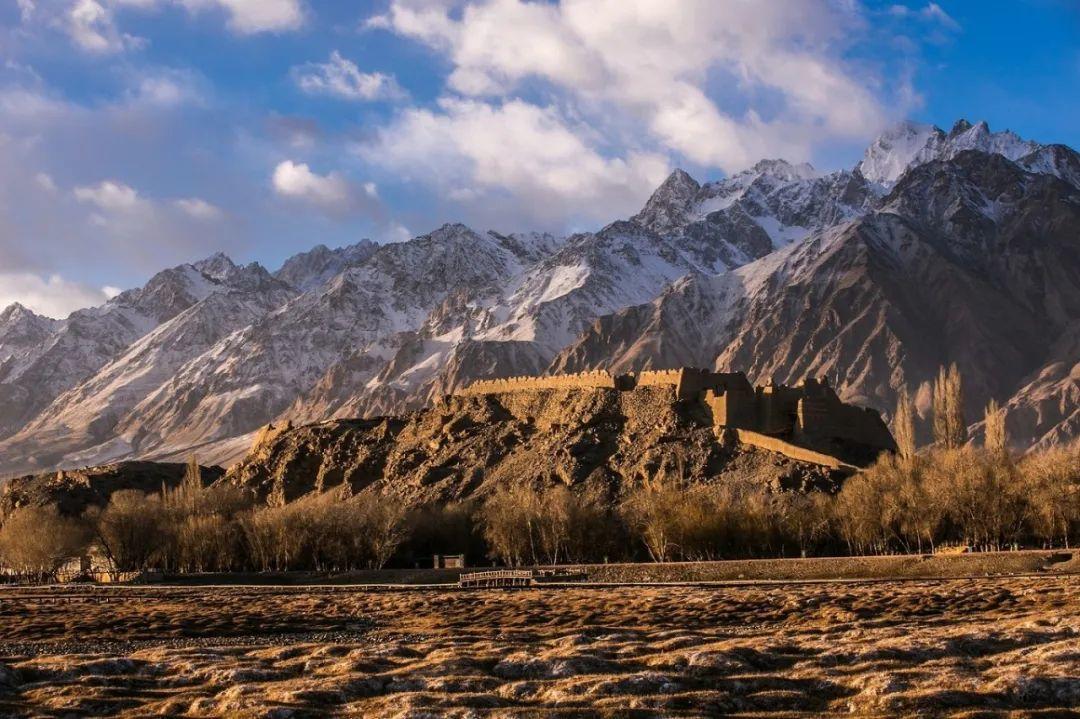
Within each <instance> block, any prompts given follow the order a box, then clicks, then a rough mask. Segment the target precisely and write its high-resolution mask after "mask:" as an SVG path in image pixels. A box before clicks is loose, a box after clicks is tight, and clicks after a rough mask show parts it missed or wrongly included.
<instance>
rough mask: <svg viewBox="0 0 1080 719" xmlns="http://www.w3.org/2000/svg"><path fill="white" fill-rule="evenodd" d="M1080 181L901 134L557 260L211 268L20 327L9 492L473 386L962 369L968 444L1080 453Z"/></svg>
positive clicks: (441, 255) (353, 253) (350, 251)
mask: <svg viewBox="0 0 1080 719" xmlns="http://www.w3.org/2000/svg"><path fill="white" fill-rule="evenodd" d="M1078 207H1080V156H1078V155H1077V153H1076V152H1074V151H1073V150H1071V149H1070V148H1067V147H1065V146H1062V145H1039V144H1037V143H1034V142H1031V141H1028V140H1024V139H1021V138H1019V137H1017V136H1016V135H1014V134H1012V133H1009V132H998V133H995V132H991V131H990V129H989V128H988V127H987V126H986V125H985V123H978V124H975V125H972V124H970V123H967V122H964V121H961V122H959V123H957V124H956V125H955V126H954V127H953V128H952V129H951V130H949V131H947V132H946V131H944V130H940V129H938V128H932V127H926V126H920V125H914V124H905V125H902V126H900V127H898V128H895V129H893V130H891V131H889V132H887V133H885V134H884V135H882V136H881V137H880V138H878V140H876V141H875V142H874V143H873V144H872V145H871V146H870V147H869V148H868V149H867V151H866V153H865V155H864V157H863V158H862V160H861V161H860V162H859V163H858V164H857V165H856V166H855V167H854V168H852V169H850V170H841V171H837V172H833V173H829V174H822V173H819V172H817V171H816V170H814V169H813V168H811V167H809V166H808V165H798V166H796V165H791V164H789V163H787V162H784V161H782V160H765V161H762V162H759V163H757V164H756V165H754V166H753V167H752V168H750V169H748V170H746V171H744V172H741V173H738V174H735V175H732V176H731V177H728V178H725V179H723V180H719V181H716V182H709V183H705V184H700V183H698V182H697V181H696V180H694V179H693V178H691V177H690V176H689V175H687V174H686V173H685V172H682V171H676V172H674V173H673V174H672V175H671V176H670V177H669V178H668V179H667V180H666V181H665V182H664V183H663V184H662V185H661V186H660V187H659V188H658V189H657V191H656V192H655V193H654V194H653V196H652V197H651V198H650V199H649V200H648V202H647V203H646V204H645V206H644V207H643V209H642V210H641V212H639V213H638V214H637V215H635V216H634V217H632V218H630V219H627V220H616V221H614V222H612V223H611V224H610V225H608V226H607V227H604V228H602V229H600V230H598V231H596V232H585V233H579V234H576V235H573V236H570V237H565V238H558V237H552V236H550V235H542V234H535V233H532V234H508V235H507V234H500V233H496V232H477V231H475V230H473V229H470V228H468V227H465V226H463V225H456V224H450V225H445V226H443V227H441V228H439V229H438V230H436V231H434V232H432V233H430V234H427V235H423V236H420V237H417V238H415V239H413V240H410V241H408V242H403V243H397V244H389V245H384V246H377V245H375V244H373V243H370V242H367V241H364V242H361V243H358V244H356V245H353V246H351V247H346V248H340V249H334V250H331V249H328V248H326V247H322V246H319V247H316V248H314V249H313V250H311V251H308V252H305V253H302V254H300V255H297V256H296V257H293V258H291V259H290V260H288V261H287V262H286V263H285V264H284V265H283V266H282V267H281V268H280V269H279V270H278V271H276V272H275V273H273V274H270V273H268V272H267V271H266V270H263V269H262V268H260V267H257V266H253V267H247V268H238V267H236V266H235V265H233V263H232V262H231V261H229V260H228V258H225V257H224V256H215V257H212V258H208V259H207V260H205V261H203V262H201V263H195V264H194V265H184V266H181V267H177V268H173V269H171V270H166V271H165V272H162V273H160V274H159V275H157V276H155V277H154V278H152V279H151V280H150V282H148V283H147V285H146V286H144V287H142V288H139V289H136V290H131V291H129V292H126V293H123V294H121V295H119V296H118V297H116V298H114V299H113V300H110V301H109V302H108V303H106V304H105V305H103V306H101V307H98V308H92V309H88V310H82V311H80V312H77V313H75V314H73V315H72V316H71V317H69V318H67V319H66V320H63V321H55V320H48V319H46V318H40V317H36V316H34V315H33V314H32V313H29V312H27V311H26V310H24V309H22V308H18V307H12V308H8V309H7V310H4V311H3V312H2V313H0V474H3V473H11V472H15V471H31V470H36V469H44V468H47V467H53V466H79V465H83V464H89V463H100V462H106V461H115V460H121V459H131V458H147V457H151V458H152V457H179V456H182V455H183V454H185V453H187V452H190V451H198V452H199V453H200V454H202V455H204V456H212V457H213V458H214V460H215V461H229V460H231V459H234V458H236V457H237V456H238V455H239V454H242V452H243V448H244V447H245V446H246V445H247V444H248V443H249V441H250V437H249V435H251V433H253V432H254V431H256V430H257V429H258V428H259V427H260V426H262V425H264V424H266V423H267V422H269V421H274V420H277V421H281V420H285V419H292V420H294V421H296V422H313V421H320V420H323V419H327V418H346V417H365V416H377V415H382V414H389V413H402V412H405V411H411V410H416V409H418V408H420V407H423V406H425V405H428V404H431V403H433V402H435V401H437V400H438V399H439V398H440V397H441V396H442V395H444V394H447V393H449V392H452V391H453V390H454V389H457V388H460V387H462V386H465V385H466V384H468V383H469V382H471V381H472V380H474V379H476V378H479V377H489V376H508V375H519V374H536V373H540V372H545V371H571V370H579V369H589V368H599V367H604V368H612V369H615V370H628V369H642V368H661V367H675V366H682V365H697V366H704V367H715V368H718V369H724V370H726V369H741V370H746V371H747V372H748V373H749V374H750V378H751V380H753V381H755V382H762V381H766V380H768V379H769V378H775V379H776V380H778V381H783V382H790V383H796V382H798V381H800V380H801V379H803V378H805V377H807V376H818V375H821V374H826V375H828V376H829V377H830V379H832V380H833V382H834V386H836V387H837V388H838V390H839V391H840V392H841V394H842V396H843V397H844V399H846V400H849V401H857V402H863V403H866V404H869V405H872V406H874V407H876V408H878V409H880V410H883V411H884V412H885V413H888V412H889V410H891V408H892V406H893V403H894V401H895V393H896V391H897V389H898V388H899V387H900V386H901V385H905V384H906V385H907V386H909V387H910V388H911V389H912V390H913V391H915V392H916V394H917V397H918V399H919V402H920V408H921V409H922V410H923V411H925V410H926V409H927V408H928V400H929V396H928V382H929V380H930V379H931V378H932V376H933V374H934V373H935V372H936V369H937V367H938V365H939V364H941V363H948V362H952V361H955V362H957V363H958V364H959V365H960V367H961V370H962V371H963V373H964V375H965V379H966V387H967V393H966V398H967V405H968V406H967V411H968V417H969V419H970V420H972V421H973V422H974V421H975V420H977V419H979V416H980V408H981V406H982V405H983V404H985V402H986V401H987V400H988V399H990V398H991V397H993V398H995V399H997V400H998V401H999V402H1001V403H1002V404H1003V405H1006V406H1007V408H1008V412H1009V420H1008V423H1009V427H1010V430H1011V431H1012V433H1013V436H1014V439H1015V440H1016V441H1017V443H1018V444H1027V443H1031V442H1044V443H1050V442H1059V441H1064V440H1067V439H1069V438H1070V437H1073V436H1076V435H1077V434H1080V418H1078V417H1077V412H1076V397H1077V394H1078V392H1077V380H1076V372H1075V366H1076V364H1077V360H1078V359H1080V357H1078V355H1077V344H1076V343H1075V341H1074V340H1072V339H1070V338H1073V337H1074V336H1075V328H1074V326H1073V325H1074V320H1075V318H1076V317H1080V299H1078V291H1080V290H1078V288H1080V262H1078V259H1077V255H1078V245H1080V240H1078V238H1080V215H1078Z"/></svg>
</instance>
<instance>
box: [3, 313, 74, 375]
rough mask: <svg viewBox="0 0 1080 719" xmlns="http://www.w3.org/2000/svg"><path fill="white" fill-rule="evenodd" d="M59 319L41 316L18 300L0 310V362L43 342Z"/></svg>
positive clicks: (55, 326) (50, 334) (54, 329)
mask: <svg viewBox="0 0 1080 719" xmlns="http://www.w3.org/2000/svg"><path fill="white" fill-rule="evenodd" d="M59 324H60V322H59V320H54V319H52V318H49V317H42V316H41V315H39V314H36V313H34V312H31V311H30V310H28V309H26V308H25V307H23V306H22V305H20V304H19V303H18V302H16V303H15V304H13V305H11V306H10V307H7V308H6V309H4V310H2V311H0V364H2V363H4V362H6V361H7V360H9V359H11V358H12V357H14V356H15V355H18V354H22V353H23V352H27V351H29V350H31V349H33V348H35V347H38V346H40V345H42V344H44V343H45V341H46V340H47V339H48V338H49V337H51V336H52V334H53V332H55V331H56V328H57V327H58V326H59Z"/></svg>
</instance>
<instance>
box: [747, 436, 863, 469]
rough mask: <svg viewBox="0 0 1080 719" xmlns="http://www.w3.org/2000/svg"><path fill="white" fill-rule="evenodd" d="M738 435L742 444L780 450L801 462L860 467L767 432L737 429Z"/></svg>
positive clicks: (835, 466) (830, 466)
mask: <svg viewBox="0 0 1080 719" xmlns="http://www.w3.org/2000/svg"><path fill="white" fill-rule="evenodd" d="M735 432H736V436H738V438H739V442H740V443H742V444H746V445H750V446H751V447H758V448H760V449H764V450H768V451H770V452H778V453H779V454H782V455H784V456H785V457H790V458H791V459H795V460H798V461H800V462H810V463H811V464H820V465H822V466H825V467H829V468H831V469H838V470H843V471H848V472H855V471H857V470H858V467H855V466H854V465H851V464H848V463H846V462H844V461H843V460H841V459H839V458H838V457H834V456H832V455H831V454H825V453H824V452H818V451H816V450H813V449H809V448H807V447H803V446H800V445H797V444H793V443H791V442H787V441H785V440H783V439H780V438H779V437H773V436H771V435H767V434H761V433H760V432H754V431H751V430H748V429H737V430H735Z"/></svg>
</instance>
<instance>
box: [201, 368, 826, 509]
mask: <svg viewBox="0 0 1080 719" xmlns="http://www.w3.org/2000/svg"><path fill="white" fill-rule="evenodd" d="M702 412H703V410H702V407H701V405H700V404H699V403H696V402H680V401H677V400H676V396H675V390H674V389H673V388H672V387H642V388H637V389H635V390H633V391H629V392H621V391H617V390H614V389H572V390H559V389H552V390H528V391H517V392H511V393H505V394H495V395H483V396H450V397H443V398H441V399H438V400H436V401H435V402H434V403H433V404H432V405H431V406H430V407H428V408H425V409H422V410H419V411H417V412H414V413H411V414H409V415H407V416H404V417H399V418H395V417H381V418H373V419H367V420H363V419H342V420H329V421H325V422H320V423H318V424H313V425H307V426H302V427H295V428H294V427H288V428H286V427H284V426H281V427H279V429H278V430H276V431H273V430H268V431H266V432H264V433H263V435H262V436H261V437H259V438H257V440H256V442H255V445H254V446H253V447H252V449H251V452H250V453H249V454H248V455H247V456H246V457H245V458H244V459H243V460H241V461H240V462H239V463H237V464H235V465H233V466H232V467H231V468H230V469H229V471H228V473H227V474H226V475H225V477H224V479H223V480H222V481H224V482H232V483H234V484H237V485H239V486H242V487H245V488H248V489H250V490H252V491H254V492H255V493H256V494H257V495H258V496H260V497H263V498H266V497H271V496H273V497H274V498H275V501H280V500H284V501H291V500H293V499H295V498H297V497H299V496H301V495H303V494H305V493H307V492H310V491H312V490H314V489H319V490H328V489H332V488H335V487H339V486H341V485H343V484H346V485H348V487H349V491H351V492H363V491H365V490H372V491H379V492H387V493H390V494H394V495H397V496H399V497H401V498H402V499H403V501H405V502H407V503H409V504H410V505H412V506H416V505H421V504H426V503H430V502H435V501H441V502H444V501H448V500H455V499H469V498H473V497H484V496H486V495H487V494H488V493H489V492H490V491H492V489H493V488H495V487H498V486H500V485H506V484H511V483H522V482H524V483H529V484H534V485H539V486H544V485H550V484H555V483H563V484H567V485H570V486H573V487H575V488H576V489H578V490H580V491H592V492H598V493H600V494H601V495H602V496H604V497H608V498H616V497H618V496H619V494H620V493H621V492H622V490H623V488H624V487H627V486H632V485H634V484H636V483H639V482H641V481H642V480H645V479H647V478H655V477H656V476H658V475H665V476H669V477H681V478H685V479H688V480H693V481H702V482H710V483H712V482H728V483H732V484H735V483H737V482H739V481H740V480H750V481H752V482H753V484H754V485H755V486H772V487H775V488H781V487H782V488H787V489H795V488H799V489H809V488H819V489H831V488H834V487H835V486H836V483H837V482H838V481H840V479H841V475H840V474H837V473H835V472H833V471H832V470H829V469H826V468H824V467H821V466H819V465H814V464H807V463H803V462H798V461H794V460H791V459H788V458H786V457H784V456H782V455H780V454H776V453H773V452H769V451H765V450H757V449H753V448H750V447H747V446H741V445H739V444H738V443H736V442H725V441H724V440H723V439H721V438H718V436H717V434H716V433H715V432H714V431H713V428H712V425H711V419H710V418H709V417H707V416H705V415H704V414H703V413H702Z"/></svg>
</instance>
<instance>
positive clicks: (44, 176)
mask: <svg viewBox="0 0 1080 719" xmlns="http://www.w3.org/2000/svg"><path fill="white" fill-rule="evenodd" d="M34 183H35V184H37V186H38V187H40V188H41V189H43V190H45V192H48V193H49V194H52V193H54V192H56V182H54V181H53V179H52V175H50V174H49V173H47V172H39V173H37V174H36V175H34Z"/></svg>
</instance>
